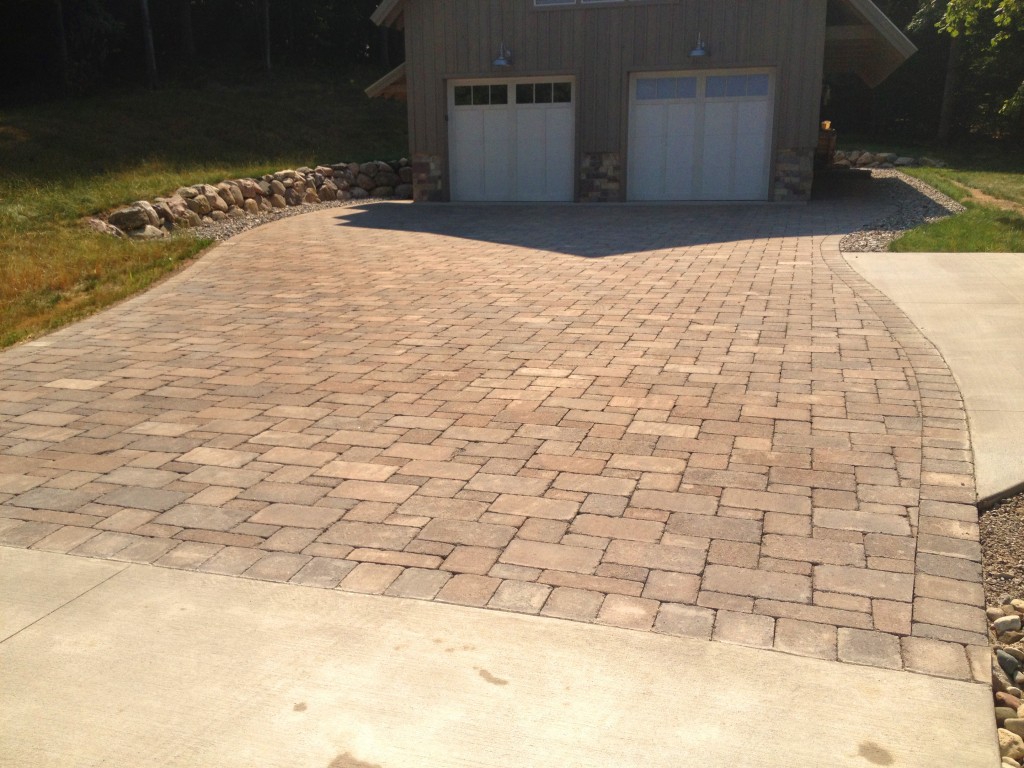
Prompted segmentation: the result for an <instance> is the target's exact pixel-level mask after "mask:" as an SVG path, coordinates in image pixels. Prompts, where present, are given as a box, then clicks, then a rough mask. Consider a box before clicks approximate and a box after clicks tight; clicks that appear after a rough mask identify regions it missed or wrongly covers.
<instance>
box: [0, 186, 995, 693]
mask: <svg viewBox="0 0 1024 768" xmlns="http://www.w3.org/2000/svg"><path fill="white" fill-rule="evenodd" d="M874 205H877V204H875V203H870V201H868V202H861V203H844V204H842V205H840V204H836V203H829V202H818V203H813V204H811V205H809V206H806V207H767V206H749V207H720V208H716V207H628V206H608V207H603V206H554V207H529V206H515V207H486V206H465V207H460V206H444V207H432V206H411V207H410V206H405V205H398V204H389V205H375V206H366V207H364V208H347V209H332V210H327V211H322V212H318V213H315V214H311V215H309V216H303V217H298V218H292V219H288V220H284V221H281V222H279V223H277V224H275V225H273V226H271V227H267V228H262V229H259V230H256V231H253V232H249V233H246V234H244V235H242V236H240V237H238V238H236V239H235V240H233V241H231V242H230V243H228V244H226V245H224V246H222V247H219V248H217V249H215V250H214V251H213V252H211V253H210V254H208V255H207V256H205V257H204V258H203V259H202V260H201V261H200V262H198V263H197V264H196V265H194V266H192V267H191V268H190V269H188V270H187V271H185V272H184V273H183V274H181V275H179V276H177V277H175V278H173V279H171V280H169V281H167V282H166V283H164V284H163V285H161V286H159V287H157V288H156V289H154V290H152V291H150V292H149V293H147V294H146V295H144V296H141V297H137V298H135V299H133V300H131V301H129V302H126V303H124V304H122V305H121V306H118V307H116V308H114V309H111V310H108V311H106V312H104V313H102V314H100V315H98V316H96V317H94V318H91V319H89V320H87V321H85V322H82V323H79V324H77V325H75V326H73V327H70V328H68V329H65V330H63V331H60V332H58V333H54V334H52V335H50V336H47V337H45V338H43V339H40V340H38V341H34V342H29V343H27V344H22V345H20V346H18V347H15V348H13V349H11V350H8V351H6V352H4V353H2V354H0V415H2V420H0V544H2V545H6V546H18V547H36V548H39V549H44V550H52V551H60V552H71V553H72V554H79V555H84V556H90V557H104V558H112V559H122V560H137V561H144V562H155V563H156V564H157V565H159V566H164V567H173V568H185V569H196V570H200V571H205V572H211V573H222V574H231V575H236V576H243V577H247V578H259V579H269V580H275V581H282V582H293V583H298V584H307V585H313V586H318V587H323V588H338V589H344V590H352V591H358V592H368V593H374V594H387V595H392V596H396V597H404V598H415V599H425V600H441V601H445V602H453V603H459V604H463V605H468V606H478V607H488V608H491V609H497V610H506V611H518V612H525V613H533V614H539V615H543V616H551V617H558V618H564V619H570V620H575V621H592V622H599V623H603V624H609V625H614V626H619V627H625V628H630V629H634V630H641V631H654V632H663V633H666V634H671V635H680V636H691V637H701V638H713V639H717V640H721V641H725V642H732V643H743V644H748V645H754V646H759V647H774V648H776V649H778V650H781V651H785V652H788V653H795V654H802V655H808V656H815V657H820V658H828V659H833V658H838V659H839V660H840V661H844V662H849V663H856V664H868V665H873V666H878V667H887V668H906V669H911V670H914V671H918V672H922V673H926V674H934V675H943V676H952V677H960V678H965V679H966V678H969V677H971V676H972V675H974V676H975V677H976V678H977V677H984V674H983V673H984V670H980V671H974V672H972V671H971V670H972V669H973V668H974V667H977V666H978V665H977V664H974V665H973V667H972V664H971V661H972V659H973V658H975V650H974V649H975V648H976V647H978V646H980V645H983V644H984V643H985V637H984V626H985V625H984V616H983V613H982V594H981V590H980V551H979V548H978V543H977V540H978V529H977V513H976V510H975V508H974V507H973V501H974V486H973V466H972V463H971V453H970V444H969V441H968V432H967V425H966V419H965V416H964V411H963V407H962V403H961V400H960V395H959V392H958V390H957V387H956V384H955V382H954V380H953V378H952V376H951V375H950V372H949V371H948V369H947V368H946V366H945V364H944V362H943V361H942V359H941V357H940V356H939V355H938V354H937V353H936V351H935V350H934V348H933V347H932V346H931V344H929V343H928V342H927V340H926V339H924V337H923V336H922V335H921V334H920V333H919V332H918V331H917V330H916V329H915V328H914V327H913V326H912V325H911V324H910V323H909V321H908V320H907V319H906V318H905V317H904V316H903V315H902V314H901V313H900V312H899V311H898V310H897V309H896V308H895V307H894V305H892V304H891V302H889V301H888V300H887V299H886V298H885V297H884V296H883V295H882V294H880V293H879V292H878V291H877V290H875V289H874V288H872V287H871V286H869V285H868V284H866V283H865V282H863V280H861V279H860V278H859V277H858V276H857V275H856V274H855V273H854V272H853V271H852V270H851V269H850V268H849V267H848V266H847V265H846V264H845V262H844V261H843V259H842V258H841V256H840V255H839V253H838V251H837V250H836V246H837V243H838V238H837V237H835V236H834V235H836V234H837V233H841V232H843V231H845V230H847V229H848V228H851V227H853V226H855V225H856V224H859V223H860V222H861V221H863V220H864V219H865V218H868V217H870V216H875V215H877V212H878V208H877V207H875V208H873V207H872V206H874Z"/></svg>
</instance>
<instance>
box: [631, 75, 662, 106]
mask: <svg viewBox="0 0 1024 768" xmlns="http://www.w3.org/2000/svg"><path fill="white" fill-rule="evenodd" d="M636 98H637V101H648V100H650V99H656V98H658V81H657V80H653V79H652V78H649V77H645V78H643V79H642V80H637V81H636Z"/></svg>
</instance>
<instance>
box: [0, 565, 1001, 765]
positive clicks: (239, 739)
mask: <svg viewBox="0 0 1024 768" xmlns="http://www.w3.org/2000/svg"><path fill="white" fill-rule="evenodd" d="M0 575H2V578H0V588H2V589H0V616H3V621H2V623H0V630H2V635H0V637H2V638H4V639H3V640H2V642H0V741H2V743H3V749H0V765H5V766H6V765H10V766H14V765H17V766H27V765H31V766H49V765H76V766H84V765H100V764H102V765H117V766H128V765H130V766H148V765H154V766H156V765H158V766H161V768H171V767H173V766H199V765H216V766H219V767H222V768H227V767H229V766H244V767H245V768H251V766H255V765H259V766H301V767H302V768H359V767H366V766H379V767H380V768H400V767H403V766H409V767H410V768H412V767H413V766H415V768H434V767H443V768H450V767H455V766H478V767H479V766H510V767H511V766H515V768H524V767H529V768H541V767H542V766H558V768H564V767H565V766H601V767H602V768H609V767H619V766H644V767H645V768H655V767H656V766H674V767H676V768H678V767H679V766H684V767H685V766H700V767H701V768H714V767H715V766H738V765H754V764H756V765H758V766H763V767H764V768H772V767H774V766H793V767H794V768H796V767H799V768H807V767H808V766H857V767H864V766H922V768H923V767H924V766H929V767H933V766H939V765H943V766H945V765H949V766H952V765H955V766H958V768H974V767H975V766H978V767H979V768H980V767H982V766H983V767H984V768H992V767H993V766H996V765H998V762H999V761H998V751H997V749H996V746H995V728H994V723H993V722H992V708H991V698H990V697H991V693H990V691H989V690H988V688H987V687H986V686H981V685H976V684H970V683H962V682H955V681H950V680H941V679H937V678H931V677H926V676H922V675H916V674H911V673H906V672H892V671H886V670H880V669H873V668H868V667H858V666H853V665H850V664H841V663H835V662H826V661H819V660H815V659H807V658H800V657H795V656H788V655H785V654H782V653H778V652H774V651H762V650H754V649H751V648H746V647H740V646H730V645H726V644H722V643H710V642H704V641H700V640H691V639H681V638H672V637H666V636H663V635H656V634H652V633H647V632H632V631H629V630H621V629H613V628H607V627H600V626H595V625H588V624H579V623H573V622H567V621H561V620H557V619H548V618H538V617H532V616H519V615H514V614H508V613H500V612H494V611H486V610H479V609H470V608H463V607H457V606H449V605H443V604H439V603H427V602H418V601H415V600H405V599H395V598H388V597H376V596H362V595H353V594H350V593H343V592H337V591H330V590H321V589H315V588H310V587H300V586H294V585H286V584H271V583H265V582H258V581H250V580H245V579H239V578H232V577H224V576H214V575H206V574H197V573H191V572H184V571H175V570H166V569H161V568H156V567H153V566H148V565H127V564H124V563H113V562H106V561H94V560H86V559H81V558H75V557H71V556H67V555H57V554H50V553H43V552H35V551H28V550H16V549H0Z"/></svg>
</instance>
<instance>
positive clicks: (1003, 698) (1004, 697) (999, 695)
mask: <svg viewBox="0 0 1024 768" xmlns="http://www.w3.org/2000/svg"><path fill="white" fill-rule="evenodd" d="M995 700H996V704H998V705H999V706H1003V707H1010V708H1011V709H1013V710H1014V711H1016V710H1017V709H1019V708H1020V706H1021V700H1020V699H1018V698H1017V697H1016V696H1011V695H1010V694H1009V693H1006V692H1005V691H996V694H995Z"/></svg>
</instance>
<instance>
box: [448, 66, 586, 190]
mask: <svg viewBox="0 0 1024 768" xmlns="http://www.w3.org/2000/svg"><path fill="white" fill-rule="evenodd" d="M573 90H574V89H573V85H572V82H571V81H569V80H552V81H544V82H536V81H531V82H522V81H519V82H517V81H501V82H496V81H486V82H483V81H476V82H462V83H453V84H452V85H451V86H450V88H449V96H448V98H449V103H448V115H449V128H448V143H449V154H448V157H449V162H450V169H449V170H450V173H451V187H452V195H451V196H452V200H463V201H469V200H495V201H520V200H522V201H529V200H538V201H545V200H547V201H556V200H572V199H573V166H574V165H575V162H574V154H573V152H574V136H575V129H574V125H575V119H574V109H573Z"/></svg>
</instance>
